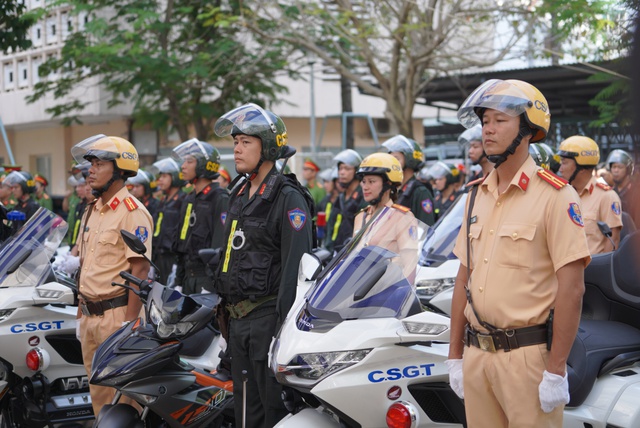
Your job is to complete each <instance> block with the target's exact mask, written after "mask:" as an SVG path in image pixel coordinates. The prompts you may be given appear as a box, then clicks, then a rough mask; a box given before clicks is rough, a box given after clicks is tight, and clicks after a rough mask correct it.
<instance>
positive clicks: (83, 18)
mask: <svg viewBox="0 0 640 428" xmlns="http://www.w3.org/2000/svg"><path fill="white" fill-rule="evenodd" d="M87 22H89V15H87V12H80V13H79V14H78V31H83V30H84V27H85V26H86V25H87Z"/></svg>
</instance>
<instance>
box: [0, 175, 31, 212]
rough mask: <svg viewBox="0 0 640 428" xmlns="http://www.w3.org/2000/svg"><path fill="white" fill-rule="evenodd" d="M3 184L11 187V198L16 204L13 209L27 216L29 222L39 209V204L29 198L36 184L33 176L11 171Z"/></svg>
mask: <svg viewBox="0 0 640 428" xmlns="http://www.w3.org/2000/svg"><path fill="white" fill-rule="evenodd" d="M3 183H5V184H8V185H9V186H11V191H12V192H13V196H14V197H15V198H16V201H17V202H18V203H17V204H16V206H15V207H13V209H14V210H16V211H21V212H23V213H24V214H25V215H26V216H27V218H26V219H27V220H29V219H30V218H31V216H32V215H33V214H35V212H36V211H38V208H40V204H38V203H37V202H36V201H35V199H33V197H32V196H31V195H33V193H35V191H36V182H35V180H34V179H33V176H32V175H31V174H29V173H28V172H27V171H12V172H10V173H9V175H7V176H6V178H5V179H4V181H3Z"/></svg>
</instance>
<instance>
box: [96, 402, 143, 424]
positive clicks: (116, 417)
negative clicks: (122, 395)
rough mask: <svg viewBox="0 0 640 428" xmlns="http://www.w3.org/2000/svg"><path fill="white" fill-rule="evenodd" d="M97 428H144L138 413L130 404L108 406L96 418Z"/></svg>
mask: <svg viewBox="0 0 640 428" xmlns="http://www.w3.org/2000/svg"><path fill="white" fill-rule="evenodd" d="M94 427H96V428H144V422H142V421H141V420H140V416H139V415H138V411H137V410H136V409H134V408H133V407H132V406H130V405H128V404H121V403H119V404H115V405H114V404H107V405H105V406H103V407H102V410H100V414H98V417H97V418H96V422H95V425H94Z"/></svg>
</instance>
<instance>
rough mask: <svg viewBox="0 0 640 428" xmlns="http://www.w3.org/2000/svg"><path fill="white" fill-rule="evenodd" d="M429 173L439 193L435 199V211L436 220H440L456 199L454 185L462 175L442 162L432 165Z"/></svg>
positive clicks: (451, 166) (448, 164) (456, 190)
mask: <svg viewBox="0 0 640 428" xmlns="http://www.w3.org/2000/svg"><path fill="white" fill-rule="evenodd" d="M429 171H430V174H431V176H432V177H433V178H434V179H435V180H436V190H437V191H438V192H439V193H438V194H437V195H436V199H435V209H436V218H440V217H442V215H443V214H444V213H446V212H447V210H448V209H449V207H451V205H453V202H454V201H455V200H456V198H457V197H458V193H459V192H458V189H457V188H456V185H457V184H459V183H460V181H461V179H462V174H461V172H460V170H459V169H458V167H456V166H455V165H453V164H450V163H444V162H438V163H436V164H434V165H433V166H432V167H431V168H430V169H429Z"/></svg>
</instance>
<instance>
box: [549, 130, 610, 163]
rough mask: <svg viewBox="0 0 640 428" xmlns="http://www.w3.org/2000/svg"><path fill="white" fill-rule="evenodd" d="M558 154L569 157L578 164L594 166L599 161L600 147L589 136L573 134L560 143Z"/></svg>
mask: <svg viewBox="0 0 640 428" xmlns="http://www.w3.org/2000/svg"><path fill="white" fill-rule="evenodd" d="M558 156H560V157H563V158H571V159H573V160H575V161H576V164H577V165H579V166H594V167H595V166H596V165H598V162H600V148H599V147H598V144H597V143H596V142H595V141H593V140H592V139H591V138H589V137H585V136H582V135H574V136H573V137H569V138H567V139H566V140H564V141H563V142H562V143H560V147H558Z"/></svg>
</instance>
